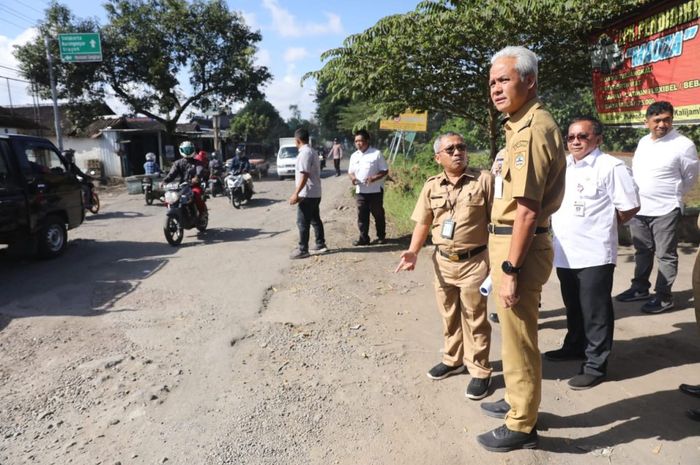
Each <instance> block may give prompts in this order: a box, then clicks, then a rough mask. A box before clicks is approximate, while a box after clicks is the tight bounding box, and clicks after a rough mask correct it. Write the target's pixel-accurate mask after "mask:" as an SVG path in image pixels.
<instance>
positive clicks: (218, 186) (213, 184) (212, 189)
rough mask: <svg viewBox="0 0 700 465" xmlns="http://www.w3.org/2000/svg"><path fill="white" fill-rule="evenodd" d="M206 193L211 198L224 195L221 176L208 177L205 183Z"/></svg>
mask: <svg viewBox="0 0 700 465" xmlns="http://www.w3.org/2000/svg"><path fill="white" fill-rule="evenodd" d="M207 192H208V193H209V195H211V196H212V197H216V196H217V195H224V184H223V182H222V181H221V176H220V175H219V174H214V173H212V174H211V175H210V176H209V182H207Z"/></svg>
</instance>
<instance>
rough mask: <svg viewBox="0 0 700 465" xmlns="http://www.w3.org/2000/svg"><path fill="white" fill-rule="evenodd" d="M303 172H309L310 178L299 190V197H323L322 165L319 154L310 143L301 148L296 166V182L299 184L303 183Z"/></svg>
mask: <svg viewBox="0 0 700 465" xmlns="http://www.w3.org/2000/svg"><path fill="white" fill-rule="evenodd" d="M301 173H307V174H308V175H309V179H307V180H306V185H304V188H303V189H302V190H301V191H300V192H299V197H308V198H312V199H316V198H321V165H320V163H319V161H318V155H316V152H315V151H314V149H312V148H311V147H309V145H308V144H306V145H302V146H301V147H300V148H299V155H297V161H296V165H295V166H294V182H295V183H296V185H297V186H298V185H299V183H301Z"/></svg>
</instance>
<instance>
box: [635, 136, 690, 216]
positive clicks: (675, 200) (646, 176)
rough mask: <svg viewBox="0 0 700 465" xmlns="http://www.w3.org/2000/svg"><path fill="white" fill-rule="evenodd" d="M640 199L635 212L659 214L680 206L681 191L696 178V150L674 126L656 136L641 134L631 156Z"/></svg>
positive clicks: (649, 214)
mask: <svg viewBox="0 0 700 465" xmlns="http://www.w3.org/2000/svg"><path fill="white" fill-rule="evenodd" d="M632 172H633V173H634V180H635V182H636V183H637V186H639V197H640V199H641V201H642V205H641V207H642V208H641V209H640V210H639V213H637V214H638V215H642V216H663V215H665V214H667V213H670V212H671V211H672V210H674V209H675V208H678V207H680V206H682V204H683V195H684V194H685V193H687V192H688V191H689V190H690V189H691V188H692V187H693V185H694V184H695V181H697V178H698V152H697V150H696V149H695V144H693V141H691V140H690V139H688V138H687V137H685V136H682V135H681V134H679V133H678V131H676V130H675V129H671V131H670V132H669V133H668V134H666V135H665V136H664V137H661V138H659V139H656V140H654V139H652V138H651V134H647V135H646V136H644V137H642V138H641V140H640V141H639V144H637V150H636V151H635V152H634V158H633V159H632Z"/></svg>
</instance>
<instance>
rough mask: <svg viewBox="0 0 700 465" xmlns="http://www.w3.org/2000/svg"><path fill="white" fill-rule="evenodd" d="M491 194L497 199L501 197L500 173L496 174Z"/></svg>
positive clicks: (501, 179) (501, 177)
mask: <svg viewBox="0 0 700 465" xmlns="http://www.w3.org/2000/svg"><path fill="white" fill-rule="evenodd" d="M493 196H494V197H495V198H497V199H502V198H503V176H501V175H500V174H499V175H498V176H496V179H495V182H494V189H493Z"/></svg>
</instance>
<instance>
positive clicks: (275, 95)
mask: <svg viewBox="0 0 700 465" xmlns="http://www.w3.org/2000/svg"><path fill="white" fill-rule="evenodd" d="M300 81H301V76H300V75H298V74H296V72H295V67H294V65H291V66H290V67H289V68H288V69H287V72H286V73H285V75H284V76H283V77H281V78H275V79H274V80H273V81H272V82H271V83H270V84H268V86H267V88H266V89H265V98H266V99H267V101H268V102H270V103H271V104H272V105H273V106H274V107H275V108H277V111H279V113H280V115H281V116H282V118H283V119H287V118H289V117H290V116H291V112H290V111H289V106H290V105H297V106H298V107H299V111H301V114H302V116H303V117H304V118H311V117H312V116H313V113H314V111H315V110H316V103H315V102H314V98H315V97H316V87H315V84H314V83H313V82H312V81H309V80H307V81H305V82H304V86H303V87H302V86H301V83H300Z"/></svg>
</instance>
